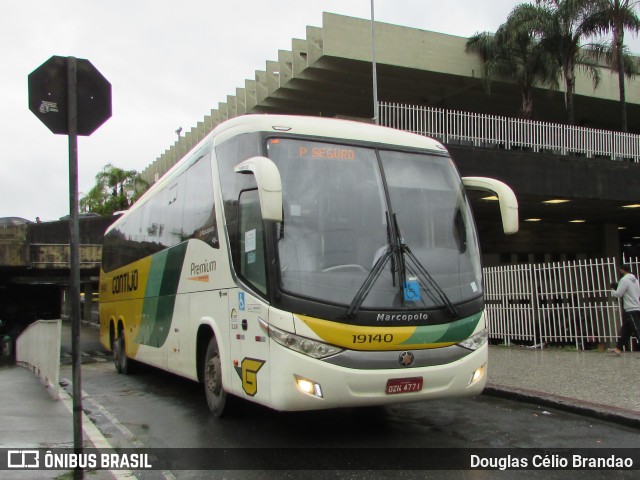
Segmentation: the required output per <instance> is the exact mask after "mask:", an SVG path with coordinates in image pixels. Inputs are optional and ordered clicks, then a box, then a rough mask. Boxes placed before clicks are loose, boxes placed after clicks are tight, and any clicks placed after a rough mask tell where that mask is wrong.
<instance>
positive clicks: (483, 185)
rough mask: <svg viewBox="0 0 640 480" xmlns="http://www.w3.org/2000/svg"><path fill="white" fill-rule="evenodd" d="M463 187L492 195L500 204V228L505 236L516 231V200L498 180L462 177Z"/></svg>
mask: <svg viewBox="0 0 640 480" xmlns="http://www.w3.org/2000/svg"><path fill="white" fill-rule="evenodd" d="M462 183H463V185H464V186H465V187H466V188H467V189H470V190H482V191H486V192H491V193H494V194H495V195H496V196H497V197H498V202H499V203H500V215H501V216H502V228H503V230H504V233H505V234H506V235H512V234H514V233H516V232H517V231H518V200H517V199H516V196H515V194H514V193H513V190H511V188H510V187H509V186H508V185H507V184H506V183H503V182H501V181H500V180H496V179H494V178H487V177H462Z"/></svg>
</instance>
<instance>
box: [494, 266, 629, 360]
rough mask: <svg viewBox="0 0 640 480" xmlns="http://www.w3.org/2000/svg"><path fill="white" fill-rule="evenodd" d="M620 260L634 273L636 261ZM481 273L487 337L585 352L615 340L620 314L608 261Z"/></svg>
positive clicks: (614, 273) (614, 268)
mask: <svg viewBox="0 0 640 480" xmlns="http://www.w3.org/2000/svg"><path fill="white" fill-rule="evenodd" d="M624 261H625V262H627V263H630V264H631V269H632V271H633V272H638V268H639V267H640V261H639V260H638V259H625V260H624ZM483 273H484V287H485V302H486V316H487V321H488V324H489V332H490V334H489V336H490V338H491V339H494V340H495V339H497V340H502V341H504V342H505V343H511V342H515V341H522V342H525V343H530V344H531V345H545V344H573V345H575V346H576V347H577V348H581V349H585V348H586V347H588V346H595V345H598V344H600V343H607V342H615V341H616V340H617V338H618V331H619V327H620V325H621V320H622V312H621V309H620V301H619V300H618V299H615V298H613V297H612V296H611V293H610V290H611V288H610V285H611V282H613V281H616V280H617V278H618V264H617V263H616V261H615V259H613V258H609V259H594V260H580V261H574V262H560V263H547V264H524V265H508V266H501V267H488V268H485V269H484V272H483ZM632 348H633V349H637V345H633V344H632Z"/></svg>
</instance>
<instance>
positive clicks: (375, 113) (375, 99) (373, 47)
mask: <svg viewBox="0 0 640 480" xmlns="http://www.w3.org/2000/svg"><path fill="white" fill-rule="evenodd" d="M373 2H374V0H371V66H372V76H373V121H374V122H375V124H376V125H379V124H380V117H379V111H380V110H379V107H378V74H377V72H376V22H375V15H374V6H373Z"/></svg>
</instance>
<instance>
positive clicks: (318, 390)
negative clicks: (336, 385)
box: [294, 375, 322, 398]
mask: <svg viewBox="0 0 640 480" xmlns="http://www.w3.org/2000/svg"><path fill="white" fill-rule="evenodd" d="M294 377H295V379H296V387H298V390H300V391H301V392H302V393H306V394H308V395H313V396H315V397H318V398H322V387H320V384H318V383H316V382H314V381H312V380H309V379H307V378H303V377H299V376H297V375H294Z"/></svg>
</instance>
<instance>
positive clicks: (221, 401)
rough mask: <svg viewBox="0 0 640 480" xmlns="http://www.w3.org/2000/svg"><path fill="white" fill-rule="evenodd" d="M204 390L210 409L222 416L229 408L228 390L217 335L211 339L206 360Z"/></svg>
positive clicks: (217, 415)
mask: <svg viewBox="0 0 640 480" xmlns="http://www.w3.org/2000/svg"><path fill="white" fill-rule="evenodd" d="M204 391H205V394H206V396H207V404H208V405H209V410H211V413H213V414H214V415H215V416H216V417H222V416H223V415H224V413H225V411H226V410H227V409H226V408H225V407H227V403H228V398H227V392H225V391H224V388H223V387H222V367H221V362H220V349H219V348H218V342H216V338H215V337H211V340H209V346H208V347H207V353H206V356H205V360H204Z"/></svg>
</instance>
